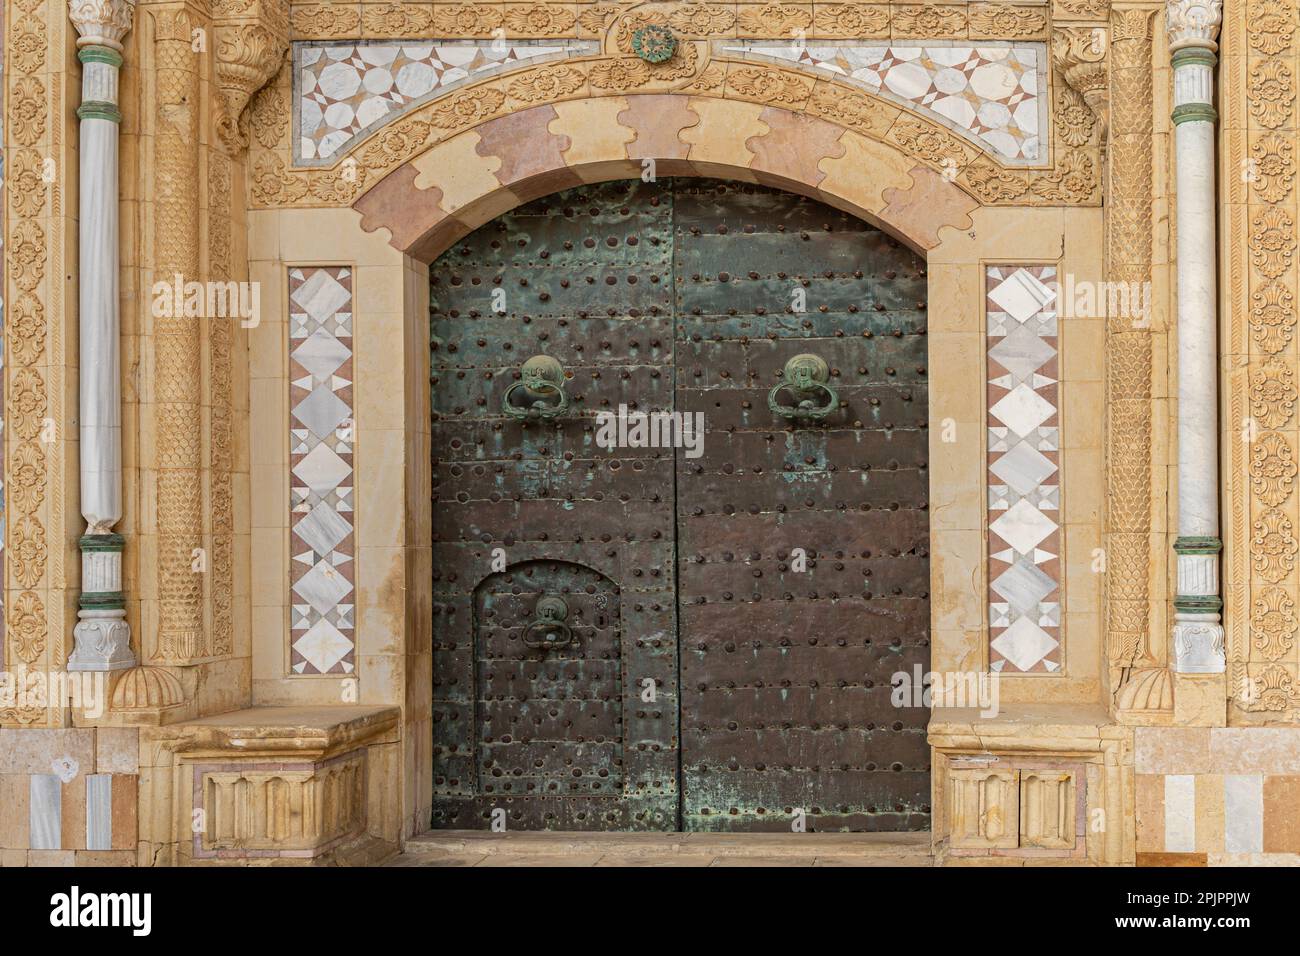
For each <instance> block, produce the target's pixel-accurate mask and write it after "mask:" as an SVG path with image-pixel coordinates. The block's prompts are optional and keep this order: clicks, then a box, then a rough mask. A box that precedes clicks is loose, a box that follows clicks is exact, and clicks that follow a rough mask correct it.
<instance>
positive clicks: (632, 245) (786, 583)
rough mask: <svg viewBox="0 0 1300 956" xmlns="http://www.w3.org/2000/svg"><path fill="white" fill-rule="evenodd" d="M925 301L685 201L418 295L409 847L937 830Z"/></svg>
mask: <svg viewBox="0 0 1300 956" xmlns="http://www.w3.org/2000/svg"><path fill="white" fill-rule="evenodd" d="M925 288H926V279H925V266H924V261H923V260H922V259H920V258H918V257H917V256H916V255H915V254H913V253H912V252H911V251H910V250H908V249H907V248H906V247H904V246H902V245H900V244H899V243H898V242H897V241H895V240H894V239H892V238H890V237H889V236H887V235H885V234H884V233H882V232H880V231H878V230H875V229H873V228H872V227H870V226H868V225H866V224H864V223H862V222H861V221H859V220H857V219H855V218H853V217H851V216H848V215H847V214H845V213H842V212H839V211H836V210H834V209H831V208H829V207H827V206H825V205H823V204H820V203H818V202H815V201H813V200H810V199H807V198H803V197H799V196H795V195H791V194H788V193H784V192H779V191H776V190H771V189H767V188H764V187H760V186H754V185H749V184H736V183H723V182H718V181H714V180H704V179H675V180H660V181H658V182H641V181H627V182H611V183H605V184H601V185H596V186H590V187H584V188H580V189H576V190H571V191H569V192H565V193H560V194H556V195H553V196H549V197H547V198H545V199H541V200H537V201H534V202H531V203H529V204H527V205H524V206H521V207H519V208H517V209H515V210H514V211H512V212H510V213H508V214H506V215H503V216H501V217H500V218H498V219H497V220H495V221H493V222H491V223H489V224H487V225H485V226H483V227H482V228H480V229H478V230H477V231H476V232H474V233H472V234H471V235H469V236H468V237H466V238H464V239H462V240H461V241H459V242H457V243H456V244H455V246H454V247H452V248H451V249H449V250H448V251H447V252H446V253H445V254H444V255H443V256H442V257H441V258H440V259H438V260H437V261H436V262H435V263H434V264H433V266H432V268H431V273H430V295H431V348H432V375H431V389H432V407H433V410H434V413H433V425H432V434H433V442H432V449H433V474H434V503H433V513H434V521H433V523H434V574H433V696H434V701H433V712H434V716H433V727H434V729H433V765H434V781H433V784H434V787H433V789H434V811H433V826H434V827H448V828H462V829H481V828H487V827H489V826H492V825H493V823H494V822H495V823H496V825H497V827H498V828H501V827H502V826H504V827H505V828H507V829H510V830H529V829H555V830H611V829H613V830H676V829H685V830H790V829H791V828H792V827H798V826H803V827H805V828H806V829H808V830H915V829H926V828H928V826H929V813H930V808H929V802H930V796H929V750H928V748H927V746H926V743H925V725H926V720H927V717H928V713H927V712H926V711H925V710H924V709H922V708H919V707H910V706H908V707H898V706H895V702H894V701H893V700H891V697H892V696H893V689H892V687H891V678H892V677H893V675H895V674H897V673H900V672H902V673H906V674H907V675H908V677H909V679H911V678H912V677H913V676H914V674H915V673H916V669H917V667H918V665H919V670H920V671H924V670H926V669H927V668H928V661H929V593H928V588H929V566H928V550H927V549H928V521H927V519H928V511H927V510H926V509H927V495H928V488H929V482H928V472H927V467H926V466H927V462H926V458H927V432H926V422H927V404H926V369H925V364H926V358H925V357H926V339H925V325H926V304H925ZM535 356H545V358H543V359H537V358H534V357H535ZM809 356H812V357H813V359H810V358H808V357H809ZM530 359H532V360H533V361H532V362H530V361H529V360H530ZM792 359H793V360H795V361H794V363H791V360H792ZM778 385H781V386H783V387H782V388H780V389H778V390H777V391H776V392H775V393H773V388H774V386H778ZM638 423H639V426H640V430H639V431H638ZM697 425H702V428H700V429H699V430H698V431H697V430H696V429H695V426H697ZM494 811H495V814H494Z"/></svg>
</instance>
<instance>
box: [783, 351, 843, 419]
mask: <svg viewBox="0 0 1300 956" xmlns="http://www.w3.org/2000/svg"><path fill="white" fill-rule="evenodd" d="M782 390H785V391H789V392H790V394H791V396H792V397H793V398H794V400H795V403H794V404H793V405H783V404H782V403H781V400H780V394H781V392H782ZM823 393H824V396H825V399H824V402H823V403H822V404H818V402H817V397H818V395H819V394H823ZM839 404H840V396H839V393H838V392H836V391H835V388H834V387H833V386H832V385H830V368H829V366H827V364H826V360H825V359H823V358H822V357H821V356H820V355H813V354H811V353H807V352H805V353H804V354H802V355H796V356H794V357H793V358H792V359H790V361H788V362H786V363H785V370H784V372H783V373H782V379H781V381H779V382H777V383H776V384H775V385H773V386H772V390H771V391H770V392H768V393H767V407H768V408H769V409H771V411H772V412H773V414H776V415H780V416H781V417H782V418H786V419H789V420H790V421H796V422H800V421H819V420H821V419H823V418H825V417H826V416H827V415H829V414H830V413H831V412H833V411H835V409H837V408H838V407H839Z"/></svg>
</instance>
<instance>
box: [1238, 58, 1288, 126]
mask: <svg viewBox="0 0 1300 956" xmlns="http://www.w3.org/2000/svg"><path fill="white" fill-rule="evenodd" d="M1249 90H1250V114H1251V115H1252V116H1253V117H1255V119H1256V121H1257V122H1258V123H1259V125H1261V126H1263V127H1265V128H1266V129H1277V128H1279V127H1281V126H1285V125H1286V123H1287V121H1288V120H1290V119H1291V113H1292V109H1293V107H1294V105H1295V82H1294V74H1293V73H1292V72H1291V68H1290V67H1289V66H1287V65H1286V64H1285V63H1284V62H1283V61H1282V60H1265V61H1264V62H1263V63H1257V64H1255V65H1254V66H1252V67H1251V68H1250V80H1249Z"/></svg>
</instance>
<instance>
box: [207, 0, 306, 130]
mask: <svg viewBox="0 0 1300 956" xmlns="http://www.w3.org/2000/svg"><path fill="white" fill-rule="evenodd" d="M221 6H222V5H220V4H218V5H217V9H216V10H215V11H214V12H215V14H216V15H215V16H214V17H213V21H212V32H213V41H214V45H215V52H216V57H215V59H216V72H217V87H218V89H219V91H220V95H219V96H218V98H217V99H218V105H219V107H220V109H219V111H218V116H217V134H218V136H219V137H220V138H221V142H222V144H223V145H224V146H225V147H226V149H227V150H228V151H229V152H231V153H236V152H239V151H241V150H242V149H244V148H245V147H246V146H247V145H248V132H247V125H246V123H245V120H244V110H245V108H246V107H247V106H248V101H249V100H250V99H251V98H252V96H253V94H254V93H256V92H257V91H258V90H260V89H261V88H262V87H263V86H265V85H266V84H267V82H268V81H270V79H271V78H272V77H273V76H275V74H276V73H278V72H279V70H280V64H281V63H282V62H283V61H284V55H285V53H286V52H287V51H288V49H289V3H288V0H257V2H256V3H253V4H249V5H246V6H245V5H238V6H237V8H236V10H235V11H233V12H232V15H229V16H226V15H223V13H224V11H223V10H222V9H221Z"/></svg>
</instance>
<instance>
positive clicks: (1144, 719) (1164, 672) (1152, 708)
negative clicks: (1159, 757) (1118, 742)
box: [1115, 667, 1174, 724]
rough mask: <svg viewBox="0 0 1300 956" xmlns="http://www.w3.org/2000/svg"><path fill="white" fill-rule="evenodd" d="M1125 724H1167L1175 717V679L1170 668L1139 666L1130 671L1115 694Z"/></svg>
mask: <svg viewBox="0 0 1300 956" xmlns="http://www.w3.org/2000/svg"><path fill="white" fill-rule="evenodd" d="M1115 708H1116V710H1117V712H1118V713H1119V715H1120V717H1121V719H1122V720H1123V721H1124V723H1139V724H1148V723H1167V722H1170V721H1171V720H1172V719H1173V712H1174V681H1173V675H1172V674H1171V672H1170V671H1169V669H1168V668H1167V667H1140V668H1135V669H1134V670H1132V671H1130V672H1129V673H1128V676H1127V679H1126V680H1125V681H1124V683H1123V684H1122V685H1121V686H1120V689H1119V693H1118V694H1117V695H1116V697H1115Z"/></svg>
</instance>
